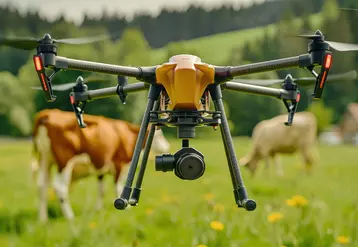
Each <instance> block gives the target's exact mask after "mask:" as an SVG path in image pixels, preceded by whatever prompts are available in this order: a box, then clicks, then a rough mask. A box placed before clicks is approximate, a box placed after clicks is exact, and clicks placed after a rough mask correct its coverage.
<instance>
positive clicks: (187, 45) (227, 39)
mask: <svg viewBox="0 0 358 247" xmlns="http://www.w3.org/2000/svg"><path fill="white" fill-rule="evenodd" d="M309 19H310V21H311V23H312V26H313V27H314V28H317V29H318V28H319V26H320V23H321V21H322V18H321V14H320V13H318V14H313V15H311V16H310V17H309ZM295 23H296V24H297V25H301V24H302V19H301V18H296V19H295ZM276 28H277V25H276V24H270V25H265V26H261V27H255V28H249V29H244V30H240V31H232V32H226V33H220V34H214V35H209V36H205V37H201V38H196V39H191V40H187V41H179V42H172V43H170V44H168V45H167V46H165V47H163V48H159V49H154V50H153V51H152V55H153V59H154V61H156V62H158V61H159V62H166V56H167V49H168V46H169V45H172V44H178V45H182V48H183V51H187V50H193V51H195V52H196V53H197V54H202V55H200V57H201V59H202V61H203V62H206V63H212V64H216V65H224V64H225V63H226V61H227V59H228V55H229V54H230V51H231V49H232V48H233V47H240V46H242V45H243V44H244V43H245V42H249V41H250V40H253V41H254V40H255V39H258V38H261V37H262V36H263V35H264V33H265V31H268V33H269V34H270V35H274V34H275V33H276ZM293 32H294V30H293ZM293 34H295V33H293ZM257 62H259V61H257Z"/></svg>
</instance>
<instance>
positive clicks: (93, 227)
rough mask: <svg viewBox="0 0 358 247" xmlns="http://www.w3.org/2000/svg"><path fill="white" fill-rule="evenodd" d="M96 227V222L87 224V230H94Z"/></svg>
mask: <svg viewBox="0 0 358 247" xmlns="http://www.w3.org/2000/svg"><path fill="white" fill-rule="evenodd" d="M96 226H97V224H96V222H94V221H92V222H91V223H89V228H90V229H92V230H93V229H95V228H96Z"/></svg>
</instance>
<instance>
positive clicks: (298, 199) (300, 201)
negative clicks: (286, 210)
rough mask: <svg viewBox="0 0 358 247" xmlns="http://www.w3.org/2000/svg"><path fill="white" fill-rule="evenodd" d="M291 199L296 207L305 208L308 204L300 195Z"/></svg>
mask: <svg viewBox="0 0 358 247" xmlns="http://www.w3.org/2000/svg"><path fill="white" fill-rule="evenodd" d="M292 199H293V200H294V201H295V202H296V205H297V206H301V207H303V206H306V205H307V204H308V201H307V200H306V198H304V197H303V196H301V195H296V196H293V197H292Z"/></svg>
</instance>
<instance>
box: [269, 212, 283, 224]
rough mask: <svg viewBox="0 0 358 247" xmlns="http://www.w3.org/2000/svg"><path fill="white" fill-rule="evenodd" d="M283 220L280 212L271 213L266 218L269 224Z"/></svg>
mask: <svg viewBox="0 0 358 247" xmlns="http://www.w3.org/2000/svg"><path fill="white" fill-rule="evenodd" d="M282 218H283V214H282V213H280V212H273V213H271V214H269V215H268V216H267V220H268V222H270V223H275V222H277V221H279V220H281V219H282Z"/></svg>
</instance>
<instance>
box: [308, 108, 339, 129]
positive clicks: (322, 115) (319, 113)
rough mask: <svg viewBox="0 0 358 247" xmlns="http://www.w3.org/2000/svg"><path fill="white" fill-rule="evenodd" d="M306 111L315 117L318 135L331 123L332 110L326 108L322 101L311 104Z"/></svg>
mask: <svg viewBox="0 0 358 247" xmlns="http://www.w3.org/2000/svg"><path fill="white" fill-rule="evenodd" d="M307 111H309V112H312V113H313V114H314V115H315V116H316V118H317V124H318V126H317V129H318V133H321V132H322V131H323V130H324V129H325V128H327V127H328V126H329V125H330V124H331V123H332V120H333V110H332V109H331V108H329V107H326V106H325V105H324V103H323V101H317V102H313V103H312V104H311V105H310V106H309V107H308V109H307Z"/></svg>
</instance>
